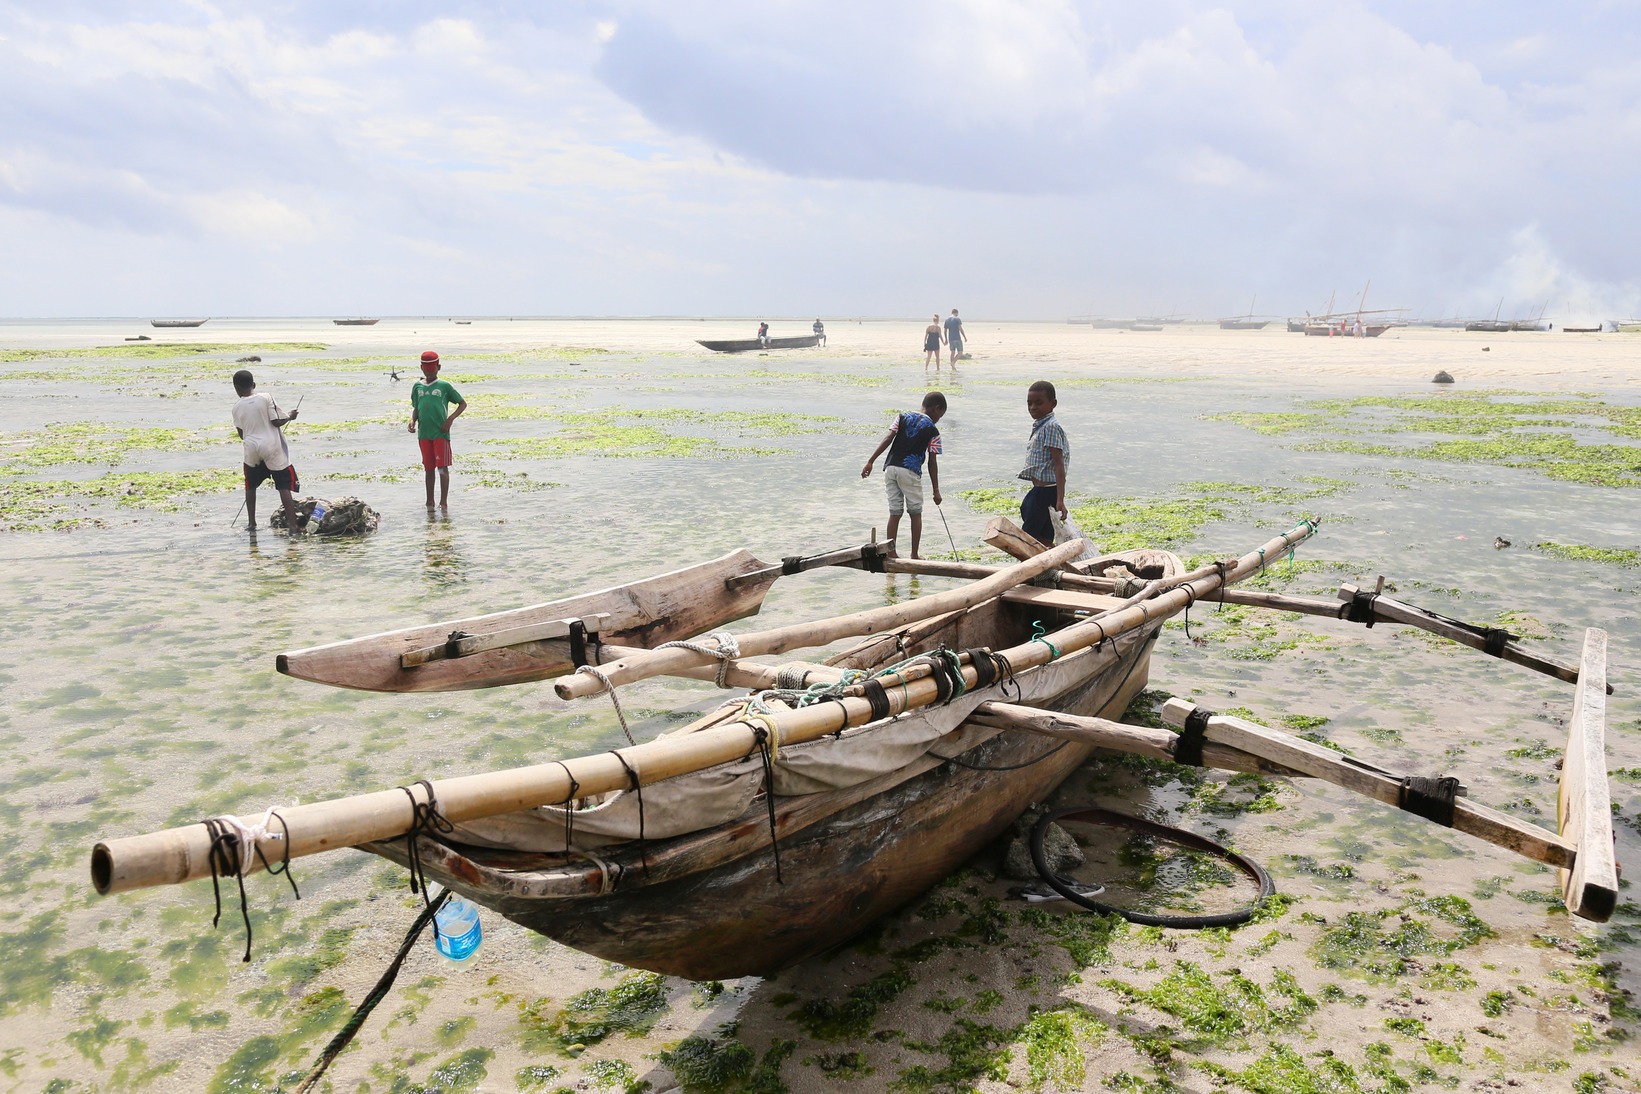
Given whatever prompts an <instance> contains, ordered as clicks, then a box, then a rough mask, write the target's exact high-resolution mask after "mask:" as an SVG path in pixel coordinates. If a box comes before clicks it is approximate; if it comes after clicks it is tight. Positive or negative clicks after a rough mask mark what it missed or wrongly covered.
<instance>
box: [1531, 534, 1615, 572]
mask: <svg viewBox="0 0 1641 1094" xmlns="http://www.w3.org/2000/svg"><path fill="white" fill-rule="evenodd" d="M1533 550H1535V551H1540V552H1542V553H1544V554H1547V555H1549V556H1550V557H1551V558H1561V559H1569V560H1571V561H1574V562H1599V563H1601V564H1603V565H1607V566H1641V551H1634V550H1630V549H1629V548H1627V547H1590V546H1587V545H1585V544H1581V543H1557V542H1555V541H1554V540H1545V541H1543V542H1541V543H1535V544H1533Z"/></svg>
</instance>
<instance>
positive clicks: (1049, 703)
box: [368, 602, 1163, 980]
mask: <svg viewBox="0 0 1641 1094" xmlns="http://www.w3.org/2000/svg"><path fill="white" fill-rule="evenodd" d="M1053 616H1054V613H1050V618H1049V619H1048V620H1047V621H1048V623H1049V629H1050V632H1051V633H1050V637H1051V638H1052V631H1053V630H1054V629H1055V627H1057V626H1058V625H1060V623H1063V622H1068V621H1069V619H1070V617H1069V616H1066V617H1062V618H1061V619H1060V621H1059V622H1055V621H1054V618H1053ZM1040 617H1042V613H1041V612H1040V611H1037V610H1033V609H1027V608H1021V607H1019V606H1014V605H1005V604H1001V603H998V602H991V603H990V604H989V605H988V606H986V607H984V608H982V609H979V610H976V611H973V612H970V613H958V614H956V615H954V616H951V617H946V619H945V620H944V621H942V622H941V623H939V624H938V626H939V629H932V628H931V629H929V630H926V631H924V632H923V633H921V634H919V635H918V636H916V637H917V641H915V642H913V643H912V644H911V648H912V649H913V650H916V649H919V648H925V647H928V648H932V647H933V646H934V645H937V644H945V645H947V646H948V647H950V648H966V647H969V646H973V645H989V646H992V647H993V648H1003V647H1004V646H1006V645H1008V644H1010V643H1012V642H1015V641H1019V640H1021V638H1022V637H1029V635H1030V634H1031V629H1030V627H1031V623H1032V622H1034V621H1035V620H1036V619H1037V618H1040ZM1162 622H1163V620H1162V618H1161V617H1159V618H1158V619H1157V620H1156V621H1155V623H1154V624H1152V625H1151V626H1148V627H1145V628H1142V629H1139V630H1136V631H1133V632H1131V633H1129V634H1127V635H1124V636H1122V637H1121V638H1118V639H1115V640H1113V641H1111V642H1108V643H1105V644H1103V645H1102V646H1101V647H1100V648H1098V649H1084V650H1080V651H1078V652H1075V653H1072V654H1069V655H1067V656H1065V657H1063V658H1061V659H1059V660H1056V661H1053V662H1050V663H1049V664H1047V665H1044V666H1041V667H1039V668H1036V669H1031V670H1028V671H1026V672H1023V673H1021V674H1020V675H1019V677H1018V680H1017V683H1018V685H1019V691H1018V692H1016V691H1014V690H1010V691H1009V692H1007V693H1006V694H1002V693H999V689H997V688H995V687H994V688H992V689H988V690H986V691H983V692H973V693H970V694H969V695H966V696H964V697H963V698H962V699H961V700H960V701H959V700H954V702H953V705H954V706H956V705H958V703H959V702H961V703H962V704H963V706H962V708H961V710H960V712H959V715H960V716H966V713H967V711H970V710H972V709H973V708H974V707H975V706H978V705H979V704H980V703H981V702H984V701H985V700H986V699H988V698H1007V699H1009V700H1010V701H1015V700H1016V697H1018V701H1021V702H1024V703H1027V704H1030V705H1033V706H1037V707H1040V708H1043V709H1051V710H1059V711H1065V712H1068V713H1075V714H1094V715H1101V716H1105V717H1112V718H1115V717H1118V716H1120V715H1121V714H1122V712H1123V710H1124V709H1126V707H1127V704H1128V702H1129V701H1130V700H1131V699H1132V697H1133V696H1134V695H1135V694H1137V693H1138V692H1139V691H1140V690H1141V689H1142V688H1143V687H1144V686H1145V683H1146V679H1147V672H1148V668H1149V658H1150V652H1151V647H1152V644H1153V643H1154V642H1155V640H1156V637H1157V634H1158V633H1159V632H1160V629H1161V626H1162ZM881 646H882V649H881V650H880V651H879V654H878V655H877V656H875V657H874V658H871V659H867V660H866V661H865V663H866V664H876V663H882V662H886V661H891V660H898V659H899V658H900V657H902V656H904V653H903V652H900V651H899V650H897V649H896V647H895V646H893V645H892V644H891V643H890V641H889V640H887V639H885V640H881ZM848 663H851V664H858V663H860V662H859V661H851V662H848ZM937 709H938V708H937ZM928 716H932V715H929V714H927V713H926V712H914V713H912V714H907V715H903V716H902V721H904V720H905V719H908V718H918V717H928ZM1091 751H1092V747H1091V746H1086V745H1082V744H1075V743H1070V742H1060V741H1055V740H1050V739H1047V738H1044V737H1041V736H1039V735H1036V734H1031V733H1026V732H1019V731H1010V730H1000V729H995V728H986V727H980V726H976V725H974V724H973V723H969V722H963V723H962V724H961V725H960V727H959V728H958V729H956V730H954V731H953V732H952V733H949V734H947V735H946V736H944V737H942V738H941V739H940V740H939V741H938V742H936V744H935V746H934V748H933V749H931V751H930V752H928V753H926V754H925V755H924V756H922V757H921V758H920V759H919V760H918V761H916V762H914V763H912V764H908V765H907V766H905V767H903V768H900V769H897V770H895V771H892V772H889V773H888V774H886V775H881V776H878V777H876V778H874V779H871V780H869V781H868V782H865V783H862V784H859V785H857V786H852V787H848V788H845V789H842V790H835V791H829V792H825V793H821V794H810V795H800V796H795V797H789V798H786V797H783V798H780V799H778V800H777V808H776V824H775V833H776V836H775V838H774V841H775V842H776V843H777V844H778V846H779V849H780V876H779V877H777V876H776V869H775V856H774V855H773V854H772V853H771V831H770V826H769V819H768V815H767V812H766V811H765V806H764V804H763V802H762V801H761V800H760V801H758V802H756V803H754V805H753V806H752V807H751V808H750V809H748V811H747V812H746V813H745V814H743V815H742V816H740V817H739V818H737V819H736V820H735V821H733V822H731V823H729V824H726V825H721V826H719V827H717V828H715V829H711V830H709V831H707V832H701V833H693V834H690V835H686V836H680V837H676V838H674V839H670V840H652V841H650V842H649V843H648V844H647V845H646V846H645V848H643V849H642V851H640V850H636V849H634V847H633V846H632V845H630V844H629V845H621V846H617V847H613V848H609V849H608V850H606V849H600V851H599V855H600V864H598V865H594V864H592V863H590V862H589V861H588V860H586V859H566V858H565V857H564V856H531V855H526V854H522V853H518V852H499V853H498V852H493V851H484V850H480V849H477V848H467V847H461V846H455V847H453V846H450V845H447V844H444V843H440V842H436V841H432V840H427V839H423V840H422V841H421V842H420V844H419V852H420V858H421V864H422V867H423V869H424V870H425V871H426V873H427V875H428V876H429V877H432V878H434V879H435V880H438V881H439V882H441V883H443V884H446V885H449V886H450V887H451V888H454V889H455V890H456V891H457V892H460V893H462V894H463V895H464V896H466V897H468V898H469V899H471V900H474V901H476V902H477V903H480V904H483V905H485V906H487V907H489V908H491V909H493V910H495V911H497V912H500V913H501V914H502V915H504V916H506V917H507V918H508V919H510V920H512V921H514V922H515V923H518V924H520V925H521V926H524V927H527V928H529V929H530V930H533V931H536V932H537V933H540V934H543V935H545V936H547V937H549V938H552V939H554V940H555V941H558V942H561V943H563V944H564V945H567V946H570V947H573V948H575V949H578V950H582V951H583V952H586V953H590V954H593V955H595V956H598V957H601V958H604V959H606V960H609V961H615V962H619V963H621V964H623V965H629V966H633V967H637V968H644V969H650V970H652V971H655V972H661V973H665V974H667V975H672V976H681V977H686V978H689V979H696V980H713V979H727V978H731V977H737V976H750V975H768V974H770V973H773V972H776V971H778V970H780V969H783V968H786V967H788V966H790V965H792V964H794V963H796V962H799V961H802V960H804V959H805V958H808V957H811V956H814V955H815V954H818V953H821V952H823V951H825V950H827V949H830V948H832V947H834V946H837V945H838V944H840V943H842V942H845V941H847V940H848V939H850V938H852V937H854V936H855V935H857V934H859V933H860V932H861V931H863V930H864V929H866V928H867V927H868V926H870V925H871V924H872V923H873V922H875V921H876V920H877V919H879V918H881V917H882V916H884V915H886V914H888V913H889V912H892V911H894V910H895V909H896V908H899V907H901V906H902V905H904V904H905V903H907V902H908V901H910V900H913V899H915V898H916V897H917V896H918V895H920V894H921V893H923V892H925V891H927V890H928V889H929V888H930V887H931V886H933V885H934V884H936V883H937V882H939V881H940V880H941V879H942V878H944V877H946V876H947V875H948V874H950V873H951V872H952V871H953V870H955V869H956V868H957V867H959V866H960V865H961V864H962V863H963V862H965V861H967V860H968V859H969V858H971V857H972V856H973V855H975V854H976V853H977V852H979V851H980V850H981V849H983V848H984V847H985V846H986V845H987V844H989V843H990V842H991V841H993V840H994V839H996V838H997V837H998V836H999V835H1000V834H1001V833H1002V832H1003V831H1004V830H1005V829H1006V828H1007V827H1008V826H1009V825H1010V824H1012V823H1013V822H1014V820H1015V819H1016V818H1018V817H1019V816H1020V814H1021V813H1023V812H1024V811H1025V810H1026V809H1027V808H1029V807H1030V806H1031V804H1032V803H1033V802H1037V801H1041V800H1043V799H1044V798H1046V797H1047V796H1048V795H1049V794H1050V793H1051V792H1052V791H1053V790H1054V789H1055V787H1057V786H1058V785H1059V784H1060V783H1061V782H1062V781H1063V780H1064V779H1065V778H1066V776H1067V775H1069V774H1070V773H1071V772H1072V771H1074V770H1075V769H1076V768H1077V767H1078V765H1080V764H1081V763H1082V762H1083V761H1084V760H1085V759H1086V758H1087V757H1088V755H1089V753H1090V752H1091ZM368 849H369V850H371V851H374V852H375V853H377V854H381V855H383V856H385V857H387V858H390V859H393V860H395V861H399V862H404V861H405V860H406V848H405V844H404V843H403V841H391V842H385V843H379V844H372V845H369V847H368Z"/></svg>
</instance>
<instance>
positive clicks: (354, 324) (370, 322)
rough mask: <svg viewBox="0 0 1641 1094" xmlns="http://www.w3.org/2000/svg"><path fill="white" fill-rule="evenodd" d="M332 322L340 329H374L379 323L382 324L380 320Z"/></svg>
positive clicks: (341, 320)
mask: <svg viewBox="0 0 1641 1094" xmlns="http://www.w3.org/2000/svg"><path fill="white" fill-rule="evenodd" d="M331 322H332V323H335V324H336V325H337V326H339V327H374V326H375V325H376V324H377V323H380V322H381V320H380V319H332V320H331Z"/></svg>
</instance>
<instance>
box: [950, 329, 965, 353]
mask: <svg viewBox="0 0 1641 1094" xmlns="http://www.w3.org/2000/svg"><path fill="white" fill-rule="evenodd" d="M948 344H949V345H950V346H951V347H952V352H953V353H962V352H963V336H962V335H960V334H958V335H953V336H952V337H951V339H950V340H949V341H948Z"/></svg>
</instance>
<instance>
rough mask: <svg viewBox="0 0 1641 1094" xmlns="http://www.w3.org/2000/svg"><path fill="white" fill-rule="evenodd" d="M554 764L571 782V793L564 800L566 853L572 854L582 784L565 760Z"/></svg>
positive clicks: (556, 761)
mask: <svg viewBox="0 0 1641 1094" xmlns="http://www.w3.org/2000/svg"><path fill="white" fill-rule="evenodd" d="M553 762H554V763H556V764H558V766H560V767H562V768H563V769H564V777H565V778H566V779H569V780H570V792H569V794H567V795H565V798H564V853H565V854H566V855H567V854H569V853H570V841H571V840H573V839H574V838H575V803H576V800H577V799H578V798H580V797H581V784H580V783H579V782H577V781H576V777H575V775H574V774H572V773H571V771H570V765H569V764H567V763H565V762H564V761H563V760H554V761H553Z"/></svg>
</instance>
